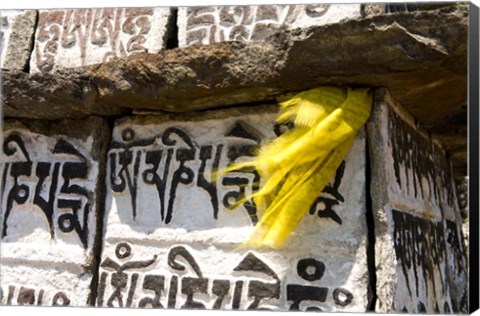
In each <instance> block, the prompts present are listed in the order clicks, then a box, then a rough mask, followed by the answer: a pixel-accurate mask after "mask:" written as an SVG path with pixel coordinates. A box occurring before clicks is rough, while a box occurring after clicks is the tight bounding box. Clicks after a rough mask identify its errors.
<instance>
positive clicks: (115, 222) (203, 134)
mask: <svg viewBox="0 0 480 316" xmlns="http://www.w3.org/2000/svg"><path fill="white" fill-rule="evenodd" d="M225 112H226V113H230V114H229V115H228V116H227V115H224V116H223V117H220V118H218V117H216V119H212V118H209V117H208V116H205V117H203V118H201V119H191V120H188V119H175V120H172V121H167V120H162V119H161V118H159V117H157V118H154V117H150V118H146V119H145V118H144V119H137V120H135V119H133V120H128V119H127V120H123V121H122V122H120V123H117V124H116V126H115V128H114V130H113V140H112V144H111V147H110V150H109V155H108V156H109V160H108V168H107V201H106V214H105V216H106V219H107V220H106V224H105V241H104V242H105V243H104V245H103V249H104V251H103V254H102V263H101V269H100V285H99V297H98V299H97V306H129V307H139V306H140V307H143V306H144V305H145V304H147V302H148V304H147V306H148V305H149V304H150V305H151V304H161V305H162V306H164V307H170V308H181V307H183V306H185V307H190V308H193V307H195V303H193V302H198V304H201V305H202V306H204V307H206V308H209V309H212V308H217V307H219V308H221V309H248V308H249V307H253V306H256V308H262V307H265V308H267V307H268V308H271V309H275V310H288V309H290V308H292V305H293V306H294V305H295V304H294V301H295V299H294V297H295V295H299V293H300V290H299V287H300V286H311V287H312V288H309V290H308V291H309V292H311V293H316V294H312V295H316V299H311V300H309V301H305V302H302V303H300V305H299V308H300V309H301V310H305V309H306V308H308V307H318V308H321V309H322V310H324V311H350V312H353V311H357V312H358V311H365V309H366V305H367V286H368V281H367V266H366V265H367V263H366V261H367V260H366V235H367V233H366V219H365V159H364V157H365V135H364V133H363V132H362V133H361V135H360V136H359V137H358V139H357V141H356V142H355V144H354V146H353V148H352V150H351V152H350V154H349V156H348V158H347V159H346V164H345V170H344V173H343V176H342V175H341V174H340V173H337V175H338V179H337V180H339V182H338V181H337V182H336V183H337V184H338V183H339V185H338V190H334V191H336V192H337V193H338V195H337V196H336V197H335V196H334V195H332V194H331V193H322V195H321V196H322V197H323V199H322V202H320V203H318V204H317V206H316V207H317V208H316V209H315V211H314V214H307V215H306V216H305V218H304V219H303V220H302V221H301V222H300V224H299V226H298V227H297V229H296V230H295V233H294V234H293V235H292V236H291V237H290V238H289V239H288V241H287V243H286V245H285V247H284V249H282V250H280V251H274V250H268V249H262V250H255V249H249V248H242V247H240V248H239V246H241V244H242V242H243V241H245V240H246V238H247V237H248V236H249V234H250V232H251V231H252V229H253V223H252V220H251V219H250V216H249V214H248V212H247V209H246V208H245V206H241V207H239V208H237V209H235V210H228V209H227V208H226V207H225V205H224V202H223V201H224V200H225V201H227V200H228V197H229V196H230V197H231V196H234V195H235V192H238V191H239V190H240V187H239V183H240V182H243V183H244V184H245V185H246V186H245V189H246V192H247V193H248V192H251V189H252V183H253V178H254V175H253V174H251V173H240V172H236V173H232V174H228V175H226V176H224V177H223V178H220V179H218V180H217V182H216V188H215V187H213V189H212V190H211V191H210V194H209V193H208V192H207V190H205V189H203V188H202V185H199V183H203V182H202V179H203V178H205V179H206V180H207V181H210V180H211V179H212V178H211V172H212V170H213V169H215V168H213V165H214V161H215V159H216V158H215V157H217V159H218V161H219V163H218V168H220V169H221V168H223V167H225V166H226V165H227V163H228V161H229V155H230V158H233V159H234V160H235V161H237V162H238V161H241V160H244V159H250V157H249V156H242V157H237V156H238V155H236V153H241V152H243V153H246V152H247V151H248V148H249V146H255V145H257V144H258V142H259V141H265V140H269V139H273V138H274V137H276V135H275V133H274V129H273V122H274V118H275V116H276V115H275V114H273V113H261V112H258V113H255V114H242V113H241V112H239V111H238V110H237V112H228V111H225ZM235 113H236V114H235ZM208 148H209V149H208ZM160 153H161V155H162V156H161V157H160ZM217 155H218V156H217ZM169 157H170V158H169ZM202 157H203V161H205V158H208V159H206V165H205V168H203V169H204V170H203V172H202V171H201V169H202V164H203V163H202ZM182 160H183V162H182ZM121 161H123V162H125V164H124V165H123V166H122V165H121ZM167 161H169V163H167ZM166 165H168V166H169V167H168V168H167V167H166ZM182 166H183V167H182ZM182 168H183V169H182ZM166 170H168V174H164V173H166V172H167V171H166ZM181 170H183V173H181ZM175 174H176V176H177V177H180V176H181V179H183V181H184V182H183V183H180V184H179V185H178V187H177V189H172V183H174V181H173V179H174V177H175ZM157 176H158V178H156V177H157ZM202 176H203V177H202ZM154 177H155V178H156V179H157V181H158V186H157V185H156V184H153V183H154V181H152V179H154ZM235 178H236V179H237V180H236V181H237V184H232V183H231V182H232V179H235ZM162 181H163V182H162ZM148 182H150V183H148ZM162 183H163V184H164V185H165V195H164V197H163V201H162V200H161V199H160V196H161V195H160V194H159V191H161V189H162V185H163V184H162ZM203 185H204V186H206V184H203ZM330 186H331V187H332V186H335V181H334V179H332V182H331V183H330ZM133 192H136V193H133ZM172 192H174V194H172ZM212 192H216V194H217V199H215V198H214V196H215V194H214V193H212ZM135 194H136V199H135V202H134V203H133V204H132V196H135ZM342 200H343V201H342ZM169 201H171V202H172V206H173V207H172V208H171V212H172V213H171V218H170V219H169V220H167V217H168V216H167V212H168V204H169ZM162 202H163V205H164V207H165V209H164V216H163V219H162V216H161V207H160V205H161V203H162ZM325 203H327V204H328V203H332V204H333V206H332V208H331V209H330V212H331V214H333V216H332V217H319V214H320V215H328V213H327V212H326V211H324V210H323V208H324V207H325ZM215 206H218V214H217V217H216V218H215V216H214V209H215ZM134 207H135V216H134V210H133V208H134ZM169 255H170V261H169V259H168V257H169ZM172 258H173V259H172ZM305 259H307V260H306V261H305ZM172 260H173V261H172ZM245 260H246V261H245ZM114 262H116V263H114ZM142 262H143V263H142ZM175 262H177V263H175ZM242 262H243V264H242ZM261 262H263V263H261ZM299 262H300V263H301V264H300V268H299V269H300V270H301V271H302V272H301V273H304V272H303V270H307V272H305V273H306V274H303V275H304V278H302V277H301V276H300V275H299V274H298V273H297V265H298V264H299ZM127 263H129V264H127ZM122 267H123V268H122ZM255 267H257V268H258V267H262V268H261V269H260V268H258V269H260V270H261V271H260V270H258V271H253V270H255V269H256V268H255ZM302 269H303V270H302ZM315 271H317V272H315ZM122 273H123V276H122ZM316 273H318V274H316ZM305 275H306V276H305ZM119 276H122V277H123V278H124V280H128V282H127V283H125V284H123V286H120V287H119V288H118V289H117V290H116V289H115V287H114V286H113V285H112V283H111V280H112V278H115V277H119ZM220 280H223V281H220ZM193 284H196V285H195V286H198V288H197V290H196V291H195V293H193V296H192V297H190V298H189V290H190V289H191V288H195V286H194V285H193ZM262 287H263V288H265V290H264V291H263V292H262V290H260V288H262ZM222 291H223V292H222ZM222 293H223V294H222ZM262 293H263V294H264V295H265V296H266V297H261V295H262ZM190 294H192V293H190ZM222 295H224V297H223V298H219V296H222ZM256 296H258V297H257V298H258V301H256V299H255V297H256ZM147 297H150V299H148V298H147ZM316 300H317V301H316ZM152 302H155V303H152ZM185 304H186V305H185ZM192 304H193V305H192ZM218 304H220V305H218ZM252 304H253V305H252ZM257 304H258V306H257ZM199 306H200V305H199ZM294 307H295V306H294Z"/></svg>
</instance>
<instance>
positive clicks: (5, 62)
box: [0, 10, 37, 71]
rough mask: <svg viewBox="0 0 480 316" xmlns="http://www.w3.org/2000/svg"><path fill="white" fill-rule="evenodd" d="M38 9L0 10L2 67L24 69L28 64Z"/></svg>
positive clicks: (0, 63) (0, 65)
mask: <svg viewBox="0 0 480 316" xmlns="http://www.w3.org/2000/svg"><path fill="white" fill-rule="evenodd" d="M36 18H37V12H36V11H24V10H2V11H0V68H1V69H3V70H17V71H23V70H25V68H26V67H27V66H28V62H29V58H30V52H31V47H32V45H33V43H32V42H33V41H32V38H33V34H34V33H35V20H36Z"/></svg>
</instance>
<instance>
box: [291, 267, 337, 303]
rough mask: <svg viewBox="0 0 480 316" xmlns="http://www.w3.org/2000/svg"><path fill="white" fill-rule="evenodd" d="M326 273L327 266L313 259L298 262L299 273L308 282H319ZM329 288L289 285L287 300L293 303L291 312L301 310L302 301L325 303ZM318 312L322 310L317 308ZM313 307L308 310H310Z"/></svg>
mask: <svg viewBox="0 0 480 316" xmlns="http://www.w3.org/2000/svg"><path fill="white" fill-rule="evenodd" d="M324 272H325V264H324V263H323V262H321V261H318V260H315V259H313V258H306V259H302V260H299V261H298V264H297V273H298V275H299V276H300V277H302V279H304V280H306V281H319V280H320V279H321V278H322V277H323V274H324ZM327 294H328V288H326V287H316V286H308V285H299V284H288V285H287V300H289V301H293V303H292V305H290V310H297V311H298V310H300V303H301V302H302V301H306V300H308V301H317V302H321V303H322V302H325V301H326V299H327ZM316 308H317V309H316V310H321V308H320V307H318V306H316ZM310 309H311V307H309V308H308V310H310Z"/></svg>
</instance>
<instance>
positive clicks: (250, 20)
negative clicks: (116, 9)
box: [184, 4, 330, 46]
mask: <svg viewBox="0 0 480 316" xmlns="http://www.w3.org/2000/svg"><path fill="white" fill-rule="evenodd" d="M329 8H330V5H328V4H307V5H260V6H222V7H213V6H212V7H189V8H185V9H184V10H186V30H185V31H186V34H185V35H184V36H185V38H186V41H185V44H184V45H186V46H188V45H193V44H209V43H216V42H223V41H250V40H262V39H265V38H267V37H268V36H270V35H272V34H274V33H276V32H277V31H278V30H279V29H281V28H285V27H286V26H287V25H292V24H299V25H301V24H302V23H304V22H303V21H304V20H307V21H309V22H307V23H309V24H313V23H315V22H316V21H320V20H321V19H322V17H323V16H324V15H325V14H326V13H327V11H328V10H329Z"/></svg>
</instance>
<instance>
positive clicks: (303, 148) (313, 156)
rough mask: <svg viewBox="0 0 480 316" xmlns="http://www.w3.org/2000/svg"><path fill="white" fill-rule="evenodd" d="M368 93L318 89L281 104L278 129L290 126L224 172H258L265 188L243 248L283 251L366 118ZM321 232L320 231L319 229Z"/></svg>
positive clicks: (257, 199)
mask: <svg viewBox="0 0 480 316" xmlns="http://www.w3.org/2000/svg"><path fill="white" fill-rule="evenodd" d="M371 105H372V95H371V93H370V91H369V90H368V89H351V88H340V87H321V88H316V89H312V90H309V91H305V92H302V93H299V94H297V95H295V96H294V97H292V98H291V99H290V100H288V101H285V102H282V103H280V114H279V116H278V118H277V121H276V123H277V124H282V125H283V124H287V125H290V126H292V125H293V127H292V128H290V129H289V130H287V131H286V132H285V133H283V134H282V135H280V136H279V137H278V138H276V139H275V140H273V141H272V142H270V143H267V144H265V145H262V146H261V147H260V148H259V150H258V152H257V154H256V156H255V158H254V160H252V161H249V162H243V163H238V164H234V165H232V166H229V167H227V168H226V170H225V172H230V171H238V170H240V169H241V170H252V171H253V170H256V171H257V172H258V173H259V175H260V178H261V179H262V182H263V185H262V186H261V188H260V189H259V190H257V192H253V193H252V195H251V196H248V197H245V198H244V199H243V200H242V201H239V203H244V202H246V201H248V200H251V199H253V201H254V203H255V204H256V206H257V209H258V211H259V213H260V214H263V215H262V216H261V218H260V220H259V222H258V223H257V225H256V226H255V228H254V230H253V233H252V234H251V236H250V237H249V240H248V241H246V245H247V246H251V247H257V248H259V247H269V248H274V249H279V248H282V246H283V245H284V243H285V241H286V239H287V237H288V236H289V235H290V234H291V233H292V231H294V230H295V228H296V226H297V224H298V223H299V221H300V220H301V219H302V217H303V216H304V215H305V214H306V213H307V212H308V210H309V209H310V207H311V205H312V204H313V203H314V202H315V200H316V198H317V197H318V195H319V194H320V192H321V191H322V190H323V189H324V188H325V186H326V185H327V184H328V182H329V181H330V180H331V179H332V177H333V176H334V175H335V172H336V170H337V169H338V167H339V166H340V164H341V163H342V161H343V159H344V158H345V156H346V155H347V154H348V152H349V150H350V148H351V146H352V144H353V142H354V140H355V137H356V135H357V133H358V131H359V130H360V128H361V127H362V126H363V125H364V124H365V122H366V121H367V119H368V117H369V116H370V110H371ZM319 229H320V228H319Z"/></svg>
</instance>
